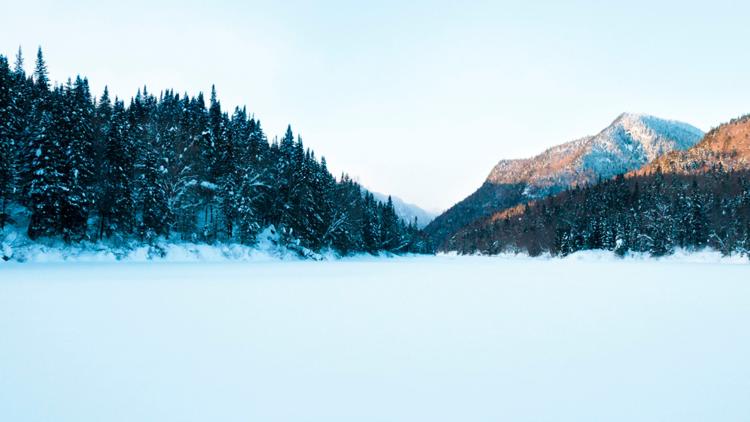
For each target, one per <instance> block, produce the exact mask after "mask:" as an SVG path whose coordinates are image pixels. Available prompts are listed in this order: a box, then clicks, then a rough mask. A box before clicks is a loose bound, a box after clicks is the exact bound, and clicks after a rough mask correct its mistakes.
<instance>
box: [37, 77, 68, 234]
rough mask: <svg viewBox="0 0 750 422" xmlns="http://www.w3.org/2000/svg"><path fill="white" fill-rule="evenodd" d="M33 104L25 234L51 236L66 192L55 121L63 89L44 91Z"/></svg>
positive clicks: (58, 225) (55, 231)
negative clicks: (27, 216)
mask: <svg viewBox="0 0 750 422" xmlns="http://www.w3.org/2000/svg"><path fill="white" fill-rule="evenodd" d="M42 95H44V96H43V97H39V98H38V100H37V102H36V104H35V107H34V109H35V110H34V113H35V117H34V124H35V128H34V129H35V130H34V134H33V138H32V143H31V147H32V151H33V158H32V162H31V180H30V186H29V193H28V194H29V205H30V211H31V219H30V222H29V227H28V234H29V237H30V238H31V239H36V238H38V237H40V236H54V235H58V234H60V233H61V231H62V227H61V216H60V207H61V205H62V203H63V199H64V196H65V195H66V194H67V192H66V191H65V189H66V188H65V186H64V178H65V171H64V169H63V166H62V163H64V161H65V160H64V148H63V146H62V145H61V143H60V138H59V136H58V134H57V133H56V131H57V130H58V127H57V125H56V124H55V122H60V121H61V119H60V117H61V116H62V114H63V107H64V104H63V103H62V95H63V94H62V91H61V90H60V89H57V90H55V91H54V92H51V93H50V92H47V93H43V92H42Z"/></svg>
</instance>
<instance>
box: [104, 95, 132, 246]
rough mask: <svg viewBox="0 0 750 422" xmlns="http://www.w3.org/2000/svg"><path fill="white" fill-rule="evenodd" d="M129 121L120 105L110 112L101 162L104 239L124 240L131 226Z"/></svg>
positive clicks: (116, 103) (116, 104) (121, 104)
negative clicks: (118, 238)
mask: <svg viewBox="0 0 750 422" xmlns="http://www.w3.org/2000/svg"><path fill="white" fill-rule="evenodd" d="M128 129H129V128H128V121H127V116H126V114H125V108H124V105H123V103H122V102H121V101H118V100H115V103H114V107H113V108H112V120H111V121H110V126H109V134H108V136H107V147H106V151H105V157H104V158H105V161H104V190H103V192H102V197H101V199H100V201H101V202H102V207H101V209H102V216H101V218H102V222H103V224H102V233H101V235H103V236H106V237H112V236H115V235H118V236H127V235H129V234H131V233H132V231H133V225H134V214H135V213H134V204H133V197H132V194H133V187H132V181H133V171H134V169H133V159H132V155H131V154H132V149H131V148H130V145H128V139H129V138H128Z"/></svg>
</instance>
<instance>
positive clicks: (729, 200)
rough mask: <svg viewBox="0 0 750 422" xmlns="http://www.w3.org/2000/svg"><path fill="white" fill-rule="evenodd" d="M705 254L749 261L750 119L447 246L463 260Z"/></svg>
mask: <svg viewBox="0 0 750 422" xmlns="http://www.w3.org/2000/svg"><path fill="white" fill-rule="evenodd" d="M706 247H709V248H712V249H715V250H718V251H721V252H722V253H723V254H727V255H728V254H739V255H746V256H750V116H745V117H742V118H739V119H735V120H732V121H731V122H729V123H726V124H724V125H721V126H719V127H718V128H715V129H713V130H711V131H710V132H709V133H708V134H706V136H705V137H704V138H703V140H701V141H700V142H698V143H697V144H696V145H694V146H693V147H691V148H689V149H687V150H684V151H672V152H670V153H667V154H664V155H662V156H660V157H658V158H656V159H655V160H653V161H652V162H651V163H649V164H647V165H646V166H644V167H642V168H640V169H637V170H634V171H631V172H629V173H627V174H625V175H620V176H618V177H615V178H610V179H607V180H605V181H603V182H601V183H596V184H590V185H587V186H585V187H582V188H574V189H570V190H567V191H565V192H562V193H559V194H557V195H552V196H547V197H545V198H542V199H538V200H534V201H530V202H526V203H523V204H519V205H516V206H514V207H512V208H508V209H504V210H501V211H498V212H496V213H494V214H492V215H491V216H489V217H485V218H482V219H479V220H476V221H474V222H472V223H471V224H469V225H466V226H464V227H462V228H461V229H460V230H459V231H458V232H457V233H455V234H454V235H453V236H451V238H450V239H449V240H448V242H447V246H444V248H446V249H450V250H455V251H458V252H460V253H475V252H481V253H486V254H496V253H501V252H507V251H522V252H528V253H529V254H531V255H537V254H541V253H545V252H548V253H551V254H553V255H566V254H569V253H573V252H576V251H580V250H587V249H606V250H611V251H614V252H616V253H618V254H623V255H624V254H627V253H630V252H637V253H642V252H645V253H649V254H651V255H656V256H660V255H667V254H671V253H672V252H674V251H675V250H676V249H677V248H682V249H685V250H701V249H703V248H706Z"/></svg>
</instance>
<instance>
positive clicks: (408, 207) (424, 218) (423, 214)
mask: <svg viewBox="0 0 750 422" xmlns="http://www.w3.org/2000/svg"><path fill="white" fill-rule="evenodd" d="M372 194H373V195H374V196H375V199H377V200H379V201H381V202H386V201H388V195H385V194H382V193H379V192H372ZM391 201H393V208H394V209H395V210H396V214H397V215H398V216H399V217H401V219H403V220H405V221H407V222H412V221H414V218H415V217H416V218H417V227H418V228H420V229H421V228H424V227H425V226H427V225H428V224H429V223H430V222H431V221H432V220H434V219H435V216H436V215H437V214H436V213H432V212H429V211H427V210H425V209H422V208H420V207H419V206H418V205H414V204H410V203H408V202H404V200H403V199H401V198H399V197H397V196H393V195H391Z"/></svg>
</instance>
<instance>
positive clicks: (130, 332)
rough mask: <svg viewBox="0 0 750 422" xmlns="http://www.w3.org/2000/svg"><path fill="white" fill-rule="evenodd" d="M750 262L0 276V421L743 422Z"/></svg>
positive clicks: (748, 407) (58, 269) (2, 269)
mask: <svg viewBox="0 0 750 422" xmlns="http://www.w3.org/2000/svg"><path fill="white" fill-rule="evenodd" d="M749 333H750V265H718V264H687V263H674V262H653V261H649V262H592V261H575V260H564V261H563V260H549V261H544V260H528V259H502V258H479V257H425V258H398V259H371V260H352V261H337V262H324V263H319V262H258V263H230V264H227V263H215V264H207V263H203V264H197V263H196V264H174V263H172V264H170V263H152V264H138V263H120V264H42V265H40V264H35V265H23V264H20V265H19V264H5V265H3V264H0V420H2V421H14V422H23V421H56V422H61V421H71V422H72V421H76V422H82V421H128V422H131V421H269V422H271V421H273V422H278V421H321V422H338V421H341V422H354V421H357V422H361V421H410V422H412V421H426V422H427V421H429V422H435V421H451V422H455V421H536V422H538V421H576V422H580V421H629V422H632V421H639V422H643V421H681V422H685V421H748V420H750V402H749V401H748V398H750V335H749Z"/></svg>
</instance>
